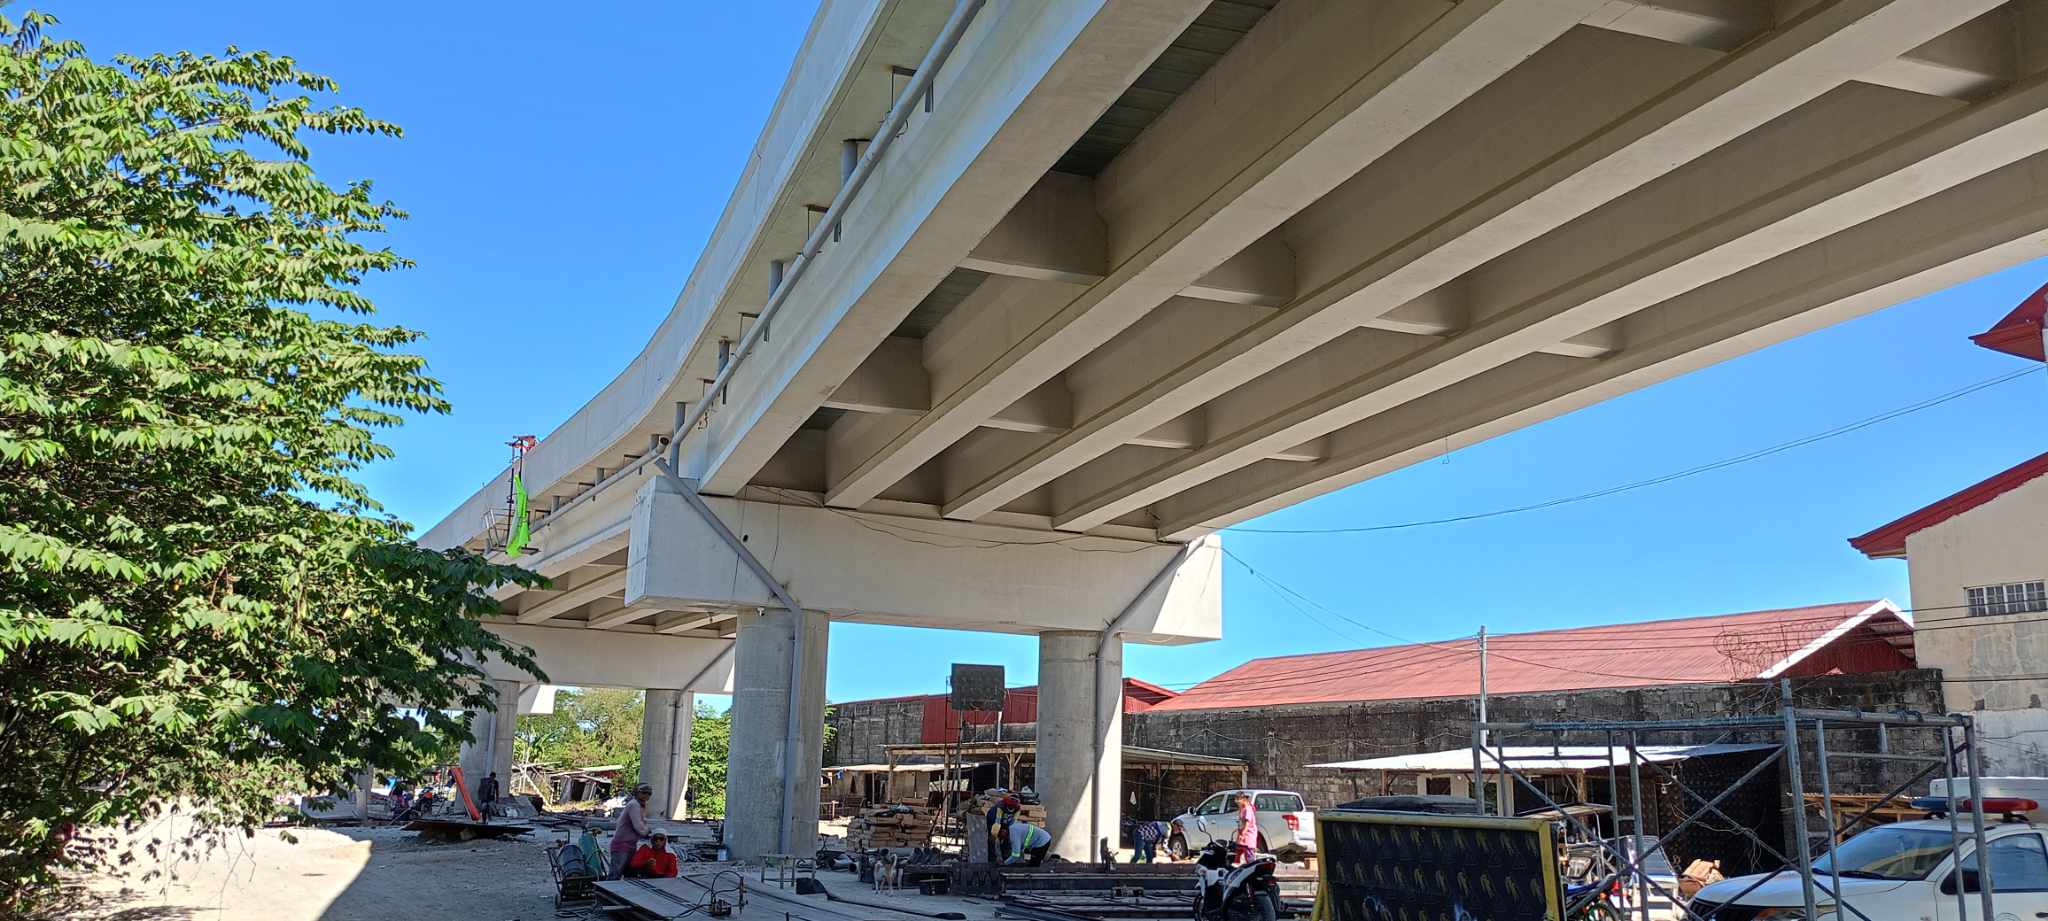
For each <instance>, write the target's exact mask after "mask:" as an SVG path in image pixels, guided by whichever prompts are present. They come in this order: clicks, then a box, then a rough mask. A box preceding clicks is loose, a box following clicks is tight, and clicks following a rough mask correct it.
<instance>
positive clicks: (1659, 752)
mask: <svg viewBox="0 0 2048 921" xmlns="http://www.w3.org/2000/svg"><path fill="white" fill-rule="evenodd" d="M1775 747H1776V746H1774V745H1763V744H1756V743H1739V742H1738V743H1719V744H1714V745H1641V746H1637V747H1636V751H1637V752H1638V753H1639V754H1640V755H1641V756H1642V759H1643V760H1644V761H1678V760H1681V759H1685V758H1696V757H1700V756H1703V755H1726V754H1731V753H1735V752H1752V751H1763V750H1764V749H1767V748H1775ZM1488 751H1492V749H1490V748H1489V749H1488ZM1505 752H1506V755H1507V761H1508V763H1509V764H1511V765H1513V766H1514V768H1515V770H1517V771H1521V772H1523V773H1525V774H1526V773H1529V772H1531V771H1588V770H1592V769H1594V768H1596V767H1597V768H1601V769H1605V768H1606V767H1607V765H1609V764H1620V765H1624V766H1625V765H1627V764H1628V749H1626V748H1621V747H1619V746H1617V747H1614V748H1608V747H1607V746H1604V745H1564V746H1554V745H1509V746H1506V747H1505ZM1309 767H1312V768H1330V769H1333V770H1339V771H1412V772H1421V773H1437V772H1450V773H1463V772H1469V771H1471V770H1472V750H1471V749H1469V748H1452V749H1446V750H1444V751H1437V752H1415V753H1412V754H1406V755H1389V756H1387V757H1385V758H1365V759H1362V760H1359V761H1332V762H1329V763H1327V764H1311V765H1309ZM1480 769H1481V770H1482V771H1484V772H1485V773H1488V774H1497V773H1500V762H1499V761H1496V760H1494V758H1493V756H1491V755H1489V756H1487V757H1485V758H1483V759H1481V762H1480Z"/></svg>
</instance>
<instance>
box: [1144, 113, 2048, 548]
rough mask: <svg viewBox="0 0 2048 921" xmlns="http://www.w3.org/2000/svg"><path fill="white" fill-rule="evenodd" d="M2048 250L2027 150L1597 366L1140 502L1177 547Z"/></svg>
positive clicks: (1652, 327) (1670, 320)
mask: <svg viewBox="0 0 2048 921" xmlns="http://www.w3.org/2000/svg"><path fill="white" fill-rule="evenodd" d="M2044 253H2048V154H2035V155H2034V156H2031V157H2029V158H2027V159H2026V160H2023V161H2021V162H2019V163H2016V164H2013V165H2010V166H2006V167H2004V168H2001V169H1999V170H1995V171H1993V172H1991V173H1989V174H1986V175H1984V176H1982V177H1979V178H1977V179H1974V180H1971V181H1969V182H1966V183H1963V184H1962V185H1959V186H1957V187H1955V188H1951V189H1949V190H1948V191H1945V192H1942V193H1940V194H1937V195H1934V196H1930V197H1928V198H1924V199H1921V200H1919V201H1917V202H1915V203H1913V204H1909V205H1907V206H1905V207H1903V208H1900V209H1898V210H1895V211H1892V212H1890V213H1887V214H1884V215H1882V216H1880V217H1878V218H1876V219H1874V220H1870V221H1866V222H1864V223H1862V224H1859V225H1857V226H1855V227H1853V228H1850V229H1848V230H1845V231H1842V232H1839V233H1837V234H1835V235H1833V236H1831V237H1829V238H1827V239H1824V240H1821V241H1818V242H1815V243H1810V244H1807V245H1806V246H1803V247H1800V248H1798V249H1796V250H1793V251H1791V252H1789V253H1785V254H1783V255H1780V256H1776V257H1774V258H1772V259H1770V260H1768V261H1766V262H1764V263H1762V264H1760V265H1757V266H1754V267H1751V268H1748V269H1745V270H1743V271H1741V272H1737V273H1735V274H1733V275H1730V276H1728V277H1726V278H1723V279H1720V280H1718V281H1715V282H1712V283H1710V284H1708V285H1705V286H1702V287H1699V288H1695V289H1693V290H1691V291H1688V292H1686V293H1684V294H1681V295H1679V296H1677V297H1674V298H1672V299H1670V300H1667V301H1665V302H1663V303H1661V304H1658V305H1656V306H1655V307H1652V308H1649V309H1647V310H1643V311H1640V312H1638V313H1637V314H1636V315H1634V316H1632V317H1630V318H1629V319H1628V320H1627V321H1625V325H1627V326H1628V327H1629V330H1628V333H1627V335H1628V338H1629V341H1630V346H1629V348H1628V349H1626V350H1624V351H1623V352H1621V353H1620V354H1617V355H1615V356H1613V357H1610V358H1608V359H1605V360H1603V361H1600V362H1597V363H1577V362H1572V363H1560V362H1561V361H1562V360H1561V359H1556V358H1551V357H1549V356H1527V357H1524V358H1520V359H1517V360H1516V361H1514V362H1511V363H1509V364H1508V365H1504V366H1502V367H1499V368H1496V369H1494V370H1492V371H1488V372H1486V373H1483V374H1480V375H1477V376H1475V377H1472V378H1469V379H1467V380H1464V381H1462V382H1460V383H1457V384H1454V385H1452V386H1450V387H1446V388H1444V389H1442V390H1439V391H1437V392H1435V393H1432V394H1430V395H1428V396H1425V397H1422V398H1421V399H1418V400H1415V401H1413V402H1410V403H1407V404H1405V405H1403V406H1400V407H1398V408H1395V409H1393V410H1390V411H1388V412H1385V413H1381V414H1379V415H1376V416H1373V417H1370V418H1367V419H1365V420H1362V421H1360V422H1355V423H1353V424H1351V425H1349V426H1347V427H1345V428H1344V429H1341V430H1339V431H1337V432H1334V433H1332V434H1331V435H1330V436H1328V438H1329V443H1330V452H1331V453H1330V457H1329V459H1327V460H1324V461H1321V462H1318V463H1315V464H1298V465H1270V464H1259V465H1251V466H1247V467H1244V468H1240V469H1238V470H1235V471H1232V472H1230V473H1228V474H1225V475H1224V476H1221V477H1218V478H1216V479H1214V480H1210V481H1209V482H1206V483H1203V484H1201V485H1200V486H1198V487H1196V488H1194V489H1190V490H1188V491H1185V492H1182V493H1180V494H1178V495H1175V496H1173V497H1171V498H1169V499H1166V500H1164V501H1162V502H1160V503H1158V504H1157V505H1155V506H1154V509H1155V511H1156V513H1157V514H1158V515H1159V517H1160V519H1161V522H1160V534H1161V535H1162V536H1164V537H1170V538H1179V539H1185V538H1188V537H1192V536H1196V535H1200V534H1205V533H1208V532H1209V531H1212V530H1214V529H1216V528H1222V527H1228V526H1229V525H1231V524H1235V523H1237V522H1240V521H1244V520H1246V519H1249V518H1254V517H1257V516H1259V515H1263V514H1266V513H1268V512H1272V511H1275V510H1278V509H1281V508H1285V507H1287V506H1289V505H1293V504H1295V503H1297V502H1301V501H1304V500H1306V499H1309V498H1313V497H1315V496H1318V495H1322V494H1323V493H1327V492H1330V491H1333V490H1336V489H1341V488H1343V487H1345V486H1349V485H1351V484H1353V483H1358V482H1362V481H1364V480H1367V479H1371V478H1373V477H1375V476H1379V475H1381V474H1384V473H1388V472H1391V471H1393V470H1397V469H1400V468H1402V467H1405V466H1408V465H1409V464H1413V463H1416V462H1419V461H1422V460H1425V459H1427V458H1430V457H1434V456H1436V455H1437V454H1439V453H1441V452H1442V451H1443V450H1445V448H1446V446H1447V445H1448V446H1450V447H1452V448H1455V447H1462V446H1465V445H1469V444H1473V443H1476V442H1479V441H1483V440H1485V439H1488V438H1491V437H1494V436H1496V435H1500V434H1504V433H1506V432H1509V431H1513V430H1515V429H1518V428H1522V427H1524V426H1527V425H1531V424H1534V423H1536V422H1540V421H1542V420H1545V419H1549V418H1553V417H1555V416H1558V415H1562V414H1564V413H1567V412H1570V411H1572V410H1574V409H1578V408H1581V407H1584V406H1588V405H1591V404H1593V403H1596V402H1599V401H1601V400H1604V399H1607V398H1610V397H1613V396H1618V395H1620V394H1622V393H1626V392H1629V391H1631V390H1635V389H1638V388H1641V387H1645V386H1648V385H1650V384H1653V383H1656V382H1658V381H1662V380H1666V379H1669V378H1672V377H1675V376H1678V375H1680V374H1683V373H1685V372H1687V371H1691V370H1694V369H1697V368H1700V367H1703V366H1705V365H1708V364H1712V363H1715V362H1718V361H1723V360H1726V359H1728V358H1732V357H1735V356H1737V355H1740V354H1743V353H1745V352H1749V351H1753V350H1755V349H1758V348H1762V347H1764V346H1766V345H1770V344H1772V343H1775V342H1780V341H1783V340H1785V339H1789V338H1792V337H1794V336H1798V335H1801V334H1803V333H1807V332H1810V331H1812V330H1815V329H1819V328H1821V327H1824V326H1828V325H1830V324H1834V323H1839V322H1842V321H1844V320H1848V319H1851V318H1854V317H1857V316H1860V315H1862V314H1865V313H1868V312H1870V311H1873V310H1877V309H1879V308H1882V307H1886V306H1889V305H1891V304H1895V303H1898V302H1900V301H1902V300H1907V299H1911V298H1914V297H1918V296H1921V295H1925V294H1929V293H1932V292H1935V291H1939V290H1941V289H1943V288H1946V287H1949V286H1952V285H1955V284H1959V283H1961V282H1964V281H1967V280H1969V279H1971V278H1975V277H1978V276H1980V275H1983V274H1986V273H1989V272H1994V271H1997V270H1999V269H2003V268H2006V267H2009V266H2011V265H2015V264H2018V263H2020V262H2024V261H2026V260H2028V259H2033V258H2037V257H2039V256H2041V255H2043V254H2044Z"/></svg>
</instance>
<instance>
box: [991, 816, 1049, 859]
mask: <svg viewBox="0 0 2048 921" xmlns="http://www.w3.org/2000/svg"><path fill="white" fill-rule="evenodd" d="M1003 840H1005V841H1008V842H1009V845H1010V846H1009V847H1008V848H1007V849H1006V851H1007V852H1008V854H1009V856H1008V857H1005V858H1004V859H1003V866H1006V867H1008V866H1015V865H1017V864H1023V865H1025V866H1027V867H1035V866H1038V865H1039V864H1042V863H1044V862H1045V852H1046V851H1047V850H1050V849H1051V848H1052V833H1051V832H1048V831H1046V830H1045V829H1043V828H1039V827H1038V826H1036V825H1033V824H1031V823H1030V822H1026V821H1024V820H1022V819H1019V818H1015V817H1011V818H1006V819H1005V820H1004V821H1003Z"/></svg>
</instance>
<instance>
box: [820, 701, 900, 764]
mask: <svg viewBox="0 0 2048 921" xmlns="http://www.w3.org/2000/svg"><path fill="white" fill-rule="evenodd" d="M825 721H826V724H827V725H829V726H831V727H832V741H831V743H830V744H828V745H826V746H825V763H826V764H827V765H834V764H882V763H885V762H887V761H888V760H889V755H888V753H887V752H885V751H883V746H885V745H911V744H915V743H916V742H917V741H918V734H919V733H921V732H923V731H924V698H921V697H912V698H908V699H896V700H861V701H855V702H853V703H844V704H833V705H832V708H831V712H830V714H829V715H828V716H827V717H826V720H825Z"/></svg>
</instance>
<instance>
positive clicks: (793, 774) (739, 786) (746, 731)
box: [725, 608, 829, 860]
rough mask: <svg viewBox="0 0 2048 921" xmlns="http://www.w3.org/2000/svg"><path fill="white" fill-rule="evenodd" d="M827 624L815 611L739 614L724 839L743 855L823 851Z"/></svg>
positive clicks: (750, 856)
mask: <svg viewBox="0 0 2048 921" xmlns="http://www.w3.org/2000/svg"><path fill="white" fill-rule="evenodd" d="M828 626H829V621H828V619H827V618H826V616H825V615H824V614H820V613H816V612H812V611H806V612H804V613H803V614H802V615H795V614H791V613H790V612H788V611H786V610H781V609H779V608H770V609H767V610H765V611H764V612H762V613H759V614H743V615H741V616H740V621H739V636H738V638H737V643H738V647H737V649H736V651H735V652H736V654H735V658H734V663H733V694H732V748H731V752H730V754H729V755H728V757H727V761H726V789H725V844H726V847H727V848H729V849H730V850H731V851H732V856H733V857H735V858H737V859H742V860H744V859H749V858H754V857H759V856H760V855H762V854H771V853H778V852H780V853H792V854H809V853H810V852H812V851H814V850H816V849H817V845H816V843H815V842H816V840H817V836H818V770H819V768H820V767H821V766H822V764H823V758H824V741H825V740H824V735H825V648H826V642H827V639H828V634H827V628H828ZM799 638H801V644H802V648H803V652H802V656H803V661H802V665H801V668H799V669H797V670H796V671H795V672H794V673H792V672H791V668H790V666H791V664H792V656H791V653H792V651H793V649H794V648H795V647H796V646H797V645H798V640H799ZM792 682H794V683H795V685H796V690H795V694H794V696H795V697H796V703H797V707H796V713H795V715H794V716H795V726H796V733H795V735H796V750H795V751H793V752H792V751H790V750H789V744H788V738H789V727H790V725H791V713H790V699H791V697H792V693H791V686H792ZM785 802H787V803H788V809H787V810H785V809H784V803H785ZM785 819H786V821H787V823H788V824H787V829H786V833H785V828H784V825H783V823H784V822H785Z"/></svg>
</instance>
